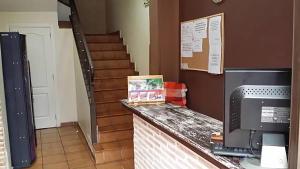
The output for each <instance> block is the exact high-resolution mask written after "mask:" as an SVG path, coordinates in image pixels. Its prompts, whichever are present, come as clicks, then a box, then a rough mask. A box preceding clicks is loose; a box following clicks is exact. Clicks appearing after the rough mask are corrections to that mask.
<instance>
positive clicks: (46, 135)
mask: <svg viewBox="0 0 300 169" xmlns="http://www.w3.org/2000/svg"><path fill="white" fill-rule="evenodd" d="M78 131H79V130H78V128H77V127H76V126H68V127H62V128H52V129H44V130H38V131H37V140H38V147H37V160H36V161H35V163H34V164H33V165H32V167H30V168H29V169H96V166H95V165H94V161H93V159H92V157H91V154H90V151H89V148H88V146H87V144H86V142H85V140H84V138H83V136H82V134H81V133H80V132H78Z"/></svg>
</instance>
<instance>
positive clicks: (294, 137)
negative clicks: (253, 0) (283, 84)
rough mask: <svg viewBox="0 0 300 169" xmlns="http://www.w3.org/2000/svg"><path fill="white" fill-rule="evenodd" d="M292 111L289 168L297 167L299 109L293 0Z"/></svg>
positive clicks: (298, 40)
mask: <svg viewBox="0 0 300 169" xmlns="http://www.w3.org/2000/svg"><path fill="white" fill-rule="evenodd" d="M292 83H293V84H292V111H291V128H290V140H289V141H290V143H289V168H299V162H300V151H299V141H300V139H299V111H300V107H299V106H300V2H299V1H298V0H294V46H293V82H292Z"/></svg>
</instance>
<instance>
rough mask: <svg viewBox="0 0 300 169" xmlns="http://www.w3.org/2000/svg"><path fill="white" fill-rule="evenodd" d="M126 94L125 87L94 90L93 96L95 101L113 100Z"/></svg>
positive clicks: (117, 99)
mask: <svg viewBox="0 0 300 169" xmlns="http://www.w3.org/2000/svg"><path fill="white" fill-rule="evenodd" d="M127 96H128V90H127V88H126V89H114V90H102V91H95V92H94V98H95V101H96V102H113V101H119V100H121V99H125V98H127Z"/></svg>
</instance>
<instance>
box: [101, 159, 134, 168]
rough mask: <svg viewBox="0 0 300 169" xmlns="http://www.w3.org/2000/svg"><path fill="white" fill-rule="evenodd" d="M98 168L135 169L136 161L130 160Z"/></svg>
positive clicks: (102, 165)
mask: <svg viewBox="0 0 300 169" xmlns="http://www.w3.org/2000/svg"><path fill="white" fill-rule="evenodd" d="M97 167H98V168H103V169H106V168H107V169H134V160H133V159H129V160H122V161H116V162H111V163H105V164H98V165H97Z"/></svg>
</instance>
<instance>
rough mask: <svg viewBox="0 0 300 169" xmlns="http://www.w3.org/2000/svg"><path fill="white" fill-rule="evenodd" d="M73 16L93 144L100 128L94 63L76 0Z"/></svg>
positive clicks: (72, 6)
mask: <svg viewBox="0 0 300 169" xmlns="http://www.w3.org/2000/svg"><path fill="white" fill-rule="evenodd" d="M70 7H71V16H70V20H71V23H72V29H73V34H74V38H75V42H76V46H77V50H78V55H79V59H80V64H81V68H82V73H83V77H84V82H85V86H86V90H87V94H88V97H89V104H90V119H91V141H92V143H93V144H95V143H97V142H98V140H97V138H98V136H97V135H98V129H97V119H96V107H95V100H94V65H93V62H92V58H91V55H90V52H89V48H88V45H87V42H86V39H85V34H84V31H83V30H82V27H81V24H80V18H79V15H78V9H77V7H76V3H75V0H70Z"/></svg>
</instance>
